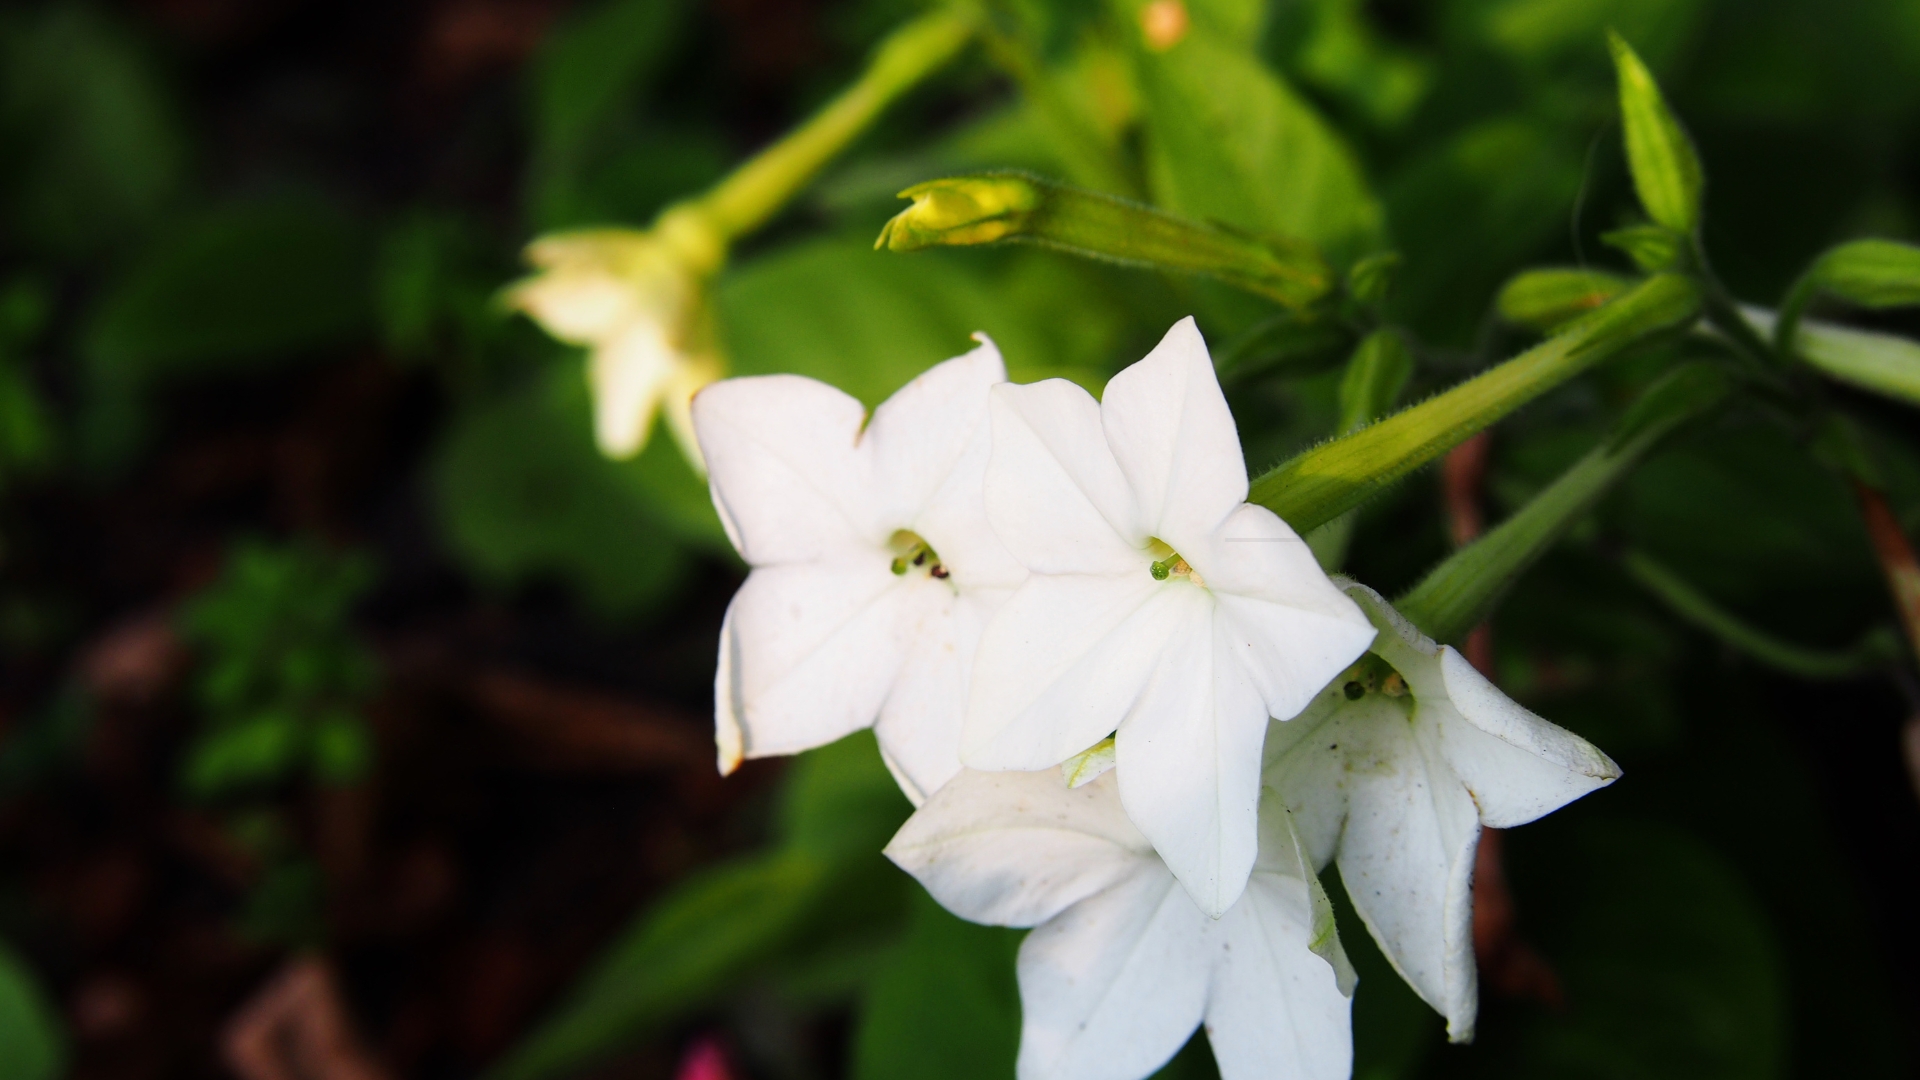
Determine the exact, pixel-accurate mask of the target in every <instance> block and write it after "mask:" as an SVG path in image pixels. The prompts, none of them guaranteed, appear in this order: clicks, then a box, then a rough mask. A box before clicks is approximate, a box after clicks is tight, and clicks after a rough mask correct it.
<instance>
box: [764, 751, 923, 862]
mask: <svg viewBox="0 0 1920 1080" xmlns="http://www.w3.org/2000/svg"><path fill="white" fill-rule="evenodd" d="M912 812H913V806H912V805H911V804H910V803H908V802H907V798H906V796H904V795H902V794H901V793H900V786H899V785H898V784H896V783H894V779H893V776H892V774H890V773H889V772H888V771H887V767H886V765H885V763H884V762H882V761H881V758H880V747H879V744H878V743H877V742H876V741H875V740H874V737H873V733H872V732H869V731H859V732H855V733H854V734H852V735H849V736H847V737H846V738H844V739H841V740H839V741H838V742H834V743H830V744H828V745H826V746H822V747H820V748H818V749H816V750H812V751H809V752H807V753H805V754H802V755H801V756H800V757H799V758H798V759H797V760H796V761H795V762H794V763H793V769H792V771H791V773H790V774H789V775H788V777H787V781H786V788H785V791H784V792H783V794H782V801H781V806H780V823H779V824H780V835H781V839H782V840H783V841H784V842H785V843H786V844H787V845H788V846H790V847H792V848H793V849H795V850H798V851H804V852H806V853H808V854H810V855H813V856H816V857H819V858H822V859H841V858H848V857H861V856H875V855H876V853H878V852H879V851H880V849H881V848H884V847H886V846H887V841H888V840H891V839H893V834H894V833H895V832H897V831H899V828H900V825H901V824H902V823H903V822H905V821H906V820H907V815H908V814H910V813H912Z"/></svg>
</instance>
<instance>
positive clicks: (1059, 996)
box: [1015, 777, 1318, 1080]
mask: <svg viewBox="0 0 1920 1080" xmlns="http://www.w3.org/2000/svg"><path fill="white" fill-rule="evenodd" d="M1056 779H1057V777H1056ZM1102 783H1104V781H1097V782H1095V783H1093V784H1090V785H1088V786H1087V788H1084V789H1082V790H1092V789H1095V788H1098V787H1100V786H1101V784H1102ZM1211 925H1212V924H1211V922H1210V920H1208V918H1207V917H1206V916H1205V915H1202V914H1201V913H1200V911H1199V909H1197V908H1195V907H1194V906H1193V903H1192V902H1191V901H1189V900H1188V899H1187V896H1186V893H1185V892H1183V891H1182V890H1181V889H1180V887H1179V886H1178V885H1177V884H1176V883H1175V882H1174V880H1173V877H1172V876H1171V875H1169V874H1168V873H1167V872H1166V870H1164V869H1163V868H1161V867H1158V866H1151V865H1149V866H1143V867H1139V868H1138V869H1136V870H1135V871H1134V872H1133V873H1132V874H1130V875H1128V877H1127V878H1125V879H1124V880H1122V881H1121V882H1120V883H1119V884H1116V885H1114V886H1113V887H1111V888H1109V889H1107V890H1105V891H1103V892H1100V893H1097V894H1095V895H1093V896H1090V897H1088V898H1087V899H1085V900H1082V901H1081V902H1079V903H1078V904H1075V905H1074V906H1072V907H1070V908H1068V909H1067V910H1065V911H1063V912H1061V913H1060V914H1059V915H1057V916H1055V917H1054V918H1053V919H1052V920H1050V921H1049V922H1047V924H1046V925H1044V926H1042V927H1040V928H1039V929H1037V930H1035V931H1034V932H1033V933H1031V934H1028V935H1027V940H1026V941H1025V942H1024V943H1022V944H1021V946H1020V960H1019V969H1018V970H1019V978H1020V1002H1021V1006H1022V1012H1023V1013H1024V1014H1025V1017H1024V1022H1023V1023H1022V1024H1021V1028H1020V1056H1019V1059H1018V1062H1017V1064H1016V1068H1015V1072H1016V1075H1017V1076H1018V1077H1019V1080H1140V1078H1141V1077H1144V1076H1149V1075H1151V1074H1152V1073H1153V1072H1154V1070H1156V1069H1158V1068H1159V1067H1160V1066H1161V1065H1164V1064H1166V1062H1167V1060H1168V1059H1170V1058H1171V1057H1173V1055H1174V1054H1175V1053H1177V1052H1178V1051H1179V1049H1180V1047H1181V1046H1183V1045H1185V1043H1186V1041H1187V1037H1188V1036H1189V1035H1191V1034H1192V1033H1193V1029H1194V1028H1195V1027H1197V1026H1198V1025H1199V1023H1200V1017H1201V1015H1202V1013H1203V1012H1204V1010H1205V1008H1206V1000H1207V983H1208V979H1209V975H1210V969H1211V967H1212V964H1213V953H1212V951H1211V950H1210V949H1209V948H1208V944H1209V943H1208V940H1207V939H1208V932H1209V929H1210V928H1211ZM1317 962H1318V961H1316V963H1317Z"/></svg>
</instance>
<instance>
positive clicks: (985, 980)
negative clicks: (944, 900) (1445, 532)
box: [852, 890, 1024, 1080]
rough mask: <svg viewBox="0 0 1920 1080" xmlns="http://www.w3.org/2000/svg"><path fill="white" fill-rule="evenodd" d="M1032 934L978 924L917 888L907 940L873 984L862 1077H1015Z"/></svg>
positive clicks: (862, 1035)
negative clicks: (1018, 967) (1019, 969)
mask: <svg viewBox="0 0 1920 1080" xmlns="http://www.w3.org/2000/svg"><path fill="white" fill-rule="evenodd" d="M1023 936H1024V934H1023V932H1022V931H1019V930H1009V929H1006V928H1004V927H998V926H976V925H974V924H973V923H969V922H964V921H962V920H961V919H960V918H958V917H957V916H954V915H952V914H949V913H948V912H947V911H946V910H945V909H943V908H941V907H940V905H939V904H936V903H935V902H934V901H933V899H932V898H931V897H929V896H927V895H926V894H925V893H924V892H921V891H919V890H915V893H914V900H913V917H912V921H911V922H910V923H909V924H908V930H907V936H906V939H905V940H904V941H902V942H901V943H900V946H899V949H898V951H897V952H896V953H895V954H894V956H893V958H892V962H891V963H889V964H888V965H887V966H886V967H885V968H883V969H882V970H881V971H880V973H879V974H878V975H877V976H876V977H875V979H874V980H873V983H872V984H871V985H870V986H868V988H867V993H866V996H865V999H864V1000H863V1001H862V1003H861V1007H860V1018H859V1022H858V1026H857V1027H856V1029H855V1031H854V1036H853V1069H852V1076H853V1080H993V1078H995V1077H1012V1076H1013V1063H1014V1055H1015V1052H1016V1051H1017V1050H1018V1049H1019V1046H1020V992H1019V988H1018V987H1017V986H1016V985H1015V984H1014V954H1015V952H1016V951H1017V950H1018V949H1019V947H1020V939H1021V938H1022V937H1023Z"/></svg>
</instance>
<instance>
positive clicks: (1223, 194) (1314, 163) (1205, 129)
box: [1137, 26, 1382, 259]
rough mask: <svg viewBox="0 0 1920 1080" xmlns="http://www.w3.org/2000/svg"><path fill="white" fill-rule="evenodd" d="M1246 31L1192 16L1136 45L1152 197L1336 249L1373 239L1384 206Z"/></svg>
mask: <svg viewBox="0 0 1920 1080" xmlns="http://www.w3.org/2000/svg"><path fill="white" fill-rule="evenodd" d="M1248 40H1250V39H1247V38H1239V39H1233V38H1229V37H1227V36H1224V35H1217V34H1213V33H1209V32H1208V31H1206V30H1205V29H1204V28H1202V27H1200V26H1196V27H1195V28H1194V30H1193V31H1192V32H1191V33H1189V34H1188V35H1187V36H1186V38H1185V39H1184V40H1182V41H1180V42H1179V43H1178V44H1176V45H1174V46H1173V47H1172V48H1170V49H1168V50H1166V51H1165V52H1144V51H1143V52H1141V53H1140V54H1139V56H1138V61H1137V67H1138V70H1139V75H1140V88H1141V96H1142V101H1143V103H1144V105H1145V118H1146V137H1147V150H1148V157H1147V166H1148V176H1149V178H1150V179H1151V181H1152V188H1153V193H1154V198H1155V201H1156V202H1158V203H1160V204H1161V205H1162V206H1165V207H1167V208H1169V209H1172V210H1175V211H1178V212H1180V213H1183V214H1186V215H1188V216H1189V217H1195V218H1201V219H1212V220H1216V221H1222V222H1225V223H1227V224H1229V225H1235V226H1238V227H1240V228H1243V229H1251V230H1254V231H1258V232H1267V233H1274V234H1277V235H1280V236H1287V237H1293V238H1297V239H1301V240H1306V241H1309V242H1312V243H1314V244H1318V245H1320V247H1322V248H1323V249H1324V250H1326V251H1327V252H1329V253H1330V254H1331V255H1332V256H1334V257H1335V258H1336V259H1341V258H1343V257H1351V256H1353V255H1355V254H1358V253H1359V252H1361V251H1363V250H1366V249H1368V248H1370V247H1373V246H1376V245H1377V243H1378V241H1379V239H1380V236H1381V225H1382V220H1381V209H1380V204H1379V202H1378V201H1377V200H1376V199H1375V198H1374V196H1373V193H1372V191H1371V190H1370V189H1369V188H1368V186H1367V182H1366V178H1365V175H1364V173H1363V171H1362V169H1361V166H1360V162H1359V160H1358V159H1357V158H1356V157H1355V156H1354V153H1353V151H1352V149H1351V148H1349V147H1348V146H1347V144H1346V142H1345V140H1343V139H1342V138H1341V137H1340V136H1339V135H1338V134H1337V133H1336V132H1335V131H1334V130H1333V129H1332V128H1331V127H1329V126H1328V124H1327V122H1326V121H1325V120H1324V119H1322V118H1321V117H1320V116H1319V115H1317V114H1316V113H1315V112H1314V111H1313V109H1312V107H1311V106H1309V105H1308V104H1307V103H1306V102H1305V101H1304V100H1303V99H1301V97H1300V96H1299V94H1298V93H1296V92H1295V91H1294V90H1293V89H1292V88H1291V87H1289V86H1288V85H1287V84H1286V83H1285V82H1284V81H1283V80H1282V79H1281V78H1280V76H1279V75H1277V74H1276V73H1274V72H1273V71H1272V70H1271V69H1270V68H1268V67H1267V66H1266V65H1264V64H1262V63H1261V62H1260V60H1259V58H1258V57H1256V56H1255V55H1254V54H1253V53H1252V52H1251V51H1249V50H1248V49H1247V48H1246V47H1245V45H1244V44H1243V43H1244V42H1247V41H1248Z"/></svg>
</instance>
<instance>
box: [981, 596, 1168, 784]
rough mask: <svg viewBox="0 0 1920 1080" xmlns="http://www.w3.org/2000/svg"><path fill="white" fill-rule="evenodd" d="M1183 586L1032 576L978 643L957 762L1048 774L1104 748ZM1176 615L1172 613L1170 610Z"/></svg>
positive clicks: (1149, 666)
mask: <svg viewBox="0 0 1920 1080" xmlns="http://www.w3.org/2000/svg"><path fill="white" fill-rule="evenodd" d="M1197 592H1198V590H1195V589H1193V588H1192V587H1191V586H1188V585H1186V584H1184V583H1179V584H1173V585H1168V584H1163V583H1161V582H1157V581H1155V580H1153V578H1152V576H1151V575H1149V574H1148V573H1147V572H1146V570H1145V569H1144V568H1142V569H1140V570H1139V571H1137V572H1134V573H1129V574H1126V575H1123V576H1118V577H1112V576H1104V577H1096V576H1091V575H1079V574H1060V575H1046V574H1036V575H1034V576H1033V577H1030V578H1028V579H1027V582H1026V584H1024V585H1022V586H1020V588H1019V589H1018V590H1017V591H1016V592H1015V593H1014V594H1013V596H1012V598H1011V599H1009V600H1008V601H1007V602H1006V604H1005V605H1004V606H1002V607H1001V608H1000V610H999V612H998V613H997V614H995V615H994V617H993V620H992V621H991V622H989V623H988V624H987V629H986V632H985V633H983V634H982V635H981V637H980V652H979V654H978V656H977V657H976V658H975V660H974V665H973V683H972V688H971V690H970V692H969V694H968V699H967V717H966V721H965V723H964V725H963V726H962V728H961V739H960V760H962V761H964V762H966V763H967V764H968V765H969V766H971V767H973V768H976V769H1044V768H1047V767H1048V766H1051V765H1058V764H1059V763H1060V762H1062V761H1065V760H1066V759H1067V758H1069V757H1072V756H1073V755H1074V754H1077V753H1079V752H1080V751H1082V750H1085V749H1086V748H1087V747H1089V746H1091V745H1093V744H1094V743H1095V742H1098V741H1099V740H1100V739H1102V738H1104V737H1105V736H1106V735H1107V734H1108V733H1109V732H1111V731H1113V729H1114V728H1115V727H1117V726H1118V725H1119V723H1120V719H1121V717H1123V716H1125V715H1126V714H1127V710H1128V709H1130V708H1132V707H1133V704H1134V702H1135V700H1136V699H1137V698H1138V697H1139V695H1140V689H1141V687H1143V686H1144V685H1145V684H1146V682H1147V679H1148V678H1149V677H1150V676H1151V675H1152V674H1153V671H1154V667H1155V665H1156V664H1157V663H1158V662H1159V657H1160V654H1161V651H1162V650H1163V649H1164V648H1165V647H1166V644H1167V641H1168V640H1169V639H1170V638H1171V637H1172V636H1174V635H1175V634H1177V633H1180V632H1182V627H1181V626H1179V625H1176V624H1175V621H1174V620H1173V619H1172V618H1171V617H1170V616H1171V615H1173V614H1174V611H1173V608H1175V607H1177V606H1178V605H1177V603H1176V601H1177V600H1178V598H1179V597H1180V595H1181V594H1183V593H1189V594H1190V593H1197ZM1170 605H1172V607H1170Z"/></svg>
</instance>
